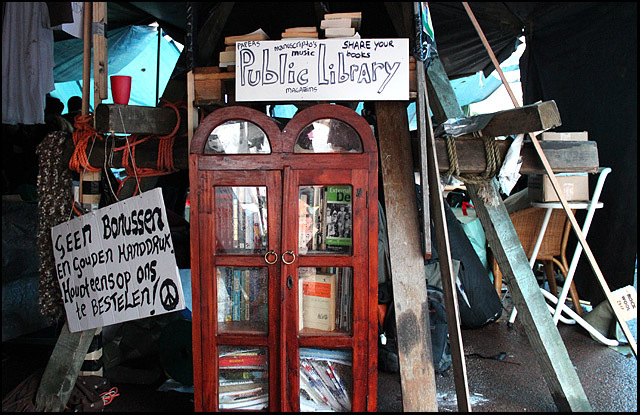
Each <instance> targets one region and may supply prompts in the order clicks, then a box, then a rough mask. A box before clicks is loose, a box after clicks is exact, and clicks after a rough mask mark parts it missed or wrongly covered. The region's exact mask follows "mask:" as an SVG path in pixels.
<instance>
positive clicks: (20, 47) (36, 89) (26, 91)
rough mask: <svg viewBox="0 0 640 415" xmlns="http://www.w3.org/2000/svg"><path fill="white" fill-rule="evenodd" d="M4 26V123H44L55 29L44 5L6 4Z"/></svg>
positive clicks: (51, 69) (51, 78)
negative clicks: (52, 27)
mask: <svg viewBox="0 0 640 415" xmlns="http://www.w3.org/2000/svg"><path fill="white" fill-rule="evenodd" d="M4 7H5V13H4V21H3V23H2V122H3V123H4V124H44V123H45V122H44V107H45V95H46V94H47V93H49V92H51V91H53V90H54V88H55V87H54V84H53V65H54V60H53V30H52V29H51V27H50V23H49V11H48V9H47V5H46V3H45V2H6V3H4Z"/></svg>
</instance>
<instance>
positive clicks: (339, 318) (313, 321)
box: [298, 267, 353, 334]
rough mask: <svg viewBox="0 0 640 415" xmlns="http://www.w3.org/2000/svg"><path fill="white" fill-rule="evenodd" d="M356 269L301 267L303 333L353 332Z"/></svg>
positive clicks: (299, 317) (301, 331)
mask: <svg viewBox="0 0 640 415" xmlns="http://www.w3.org/2000/svg"><path fill="white" fill-rule="evenodd" d="M352 310H353V272H352V269H351V268H347V267H326V268H300V269H299V270H298V313H299V316H298V329H299V331H300V334H327V333H351V329H352V326H353V317H352V315H353V313H352Z"/></svg>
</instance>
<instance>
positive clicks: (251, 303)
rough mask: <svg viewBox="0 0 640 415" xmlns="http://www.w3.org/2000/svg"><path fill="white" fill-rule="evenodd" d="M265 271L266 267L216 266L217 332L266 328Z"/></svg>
mask: <svg viewBox="0 0 640 415" xmlns="http://www.w3.org/2000/svg"><path fill="white" fill-rule="evenodd" d="M268 275H269V274H268V271H267V269H266V268H243V267H217V280H218V332H221V333H223V332H240V331H245V332H246V331H250V332H260V333H266V332H267V328H268V299H269V283H268Z"/></svg>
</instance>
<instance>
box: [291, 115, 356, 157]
mask: <svg viewBox="0 0 640 415" xmlns="http://www.w3.org/2000/svg"><path fill="white" fill-rule="evenodd" d="M293 152H294V153H362V140H361V139H360V135H359V134H358V133H357V132H356V130H354V129H353V127H351V126H350V125H349V124H347V123H345V122H344V121H340V120H334V119H331V118H325V119H322V120H317V121H314V122H312V123H311V124H309V125H308V126H306V127H305V128H304V129H303V130H302V131H301V132H300V134H299V135H298V138H297V139H296V145H295V148H294V150H293Z"/></svg>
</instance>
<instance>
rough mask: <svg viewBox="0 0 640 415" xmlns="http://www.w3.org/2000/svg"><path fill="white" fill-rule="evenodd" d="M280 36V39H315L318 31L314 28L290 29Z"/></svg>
mask: <svg viewBox="0 0 640 415" xmlns="http://www.w3.org/2000/svg"><path fill="white" fill-rule="evenodd" d="M281 36H282V39H317V38H318V30H317V29H316V28H315V26H304V27H290V28H287V29H285V31H284V32H282V34H281Z"/></svg>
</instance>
